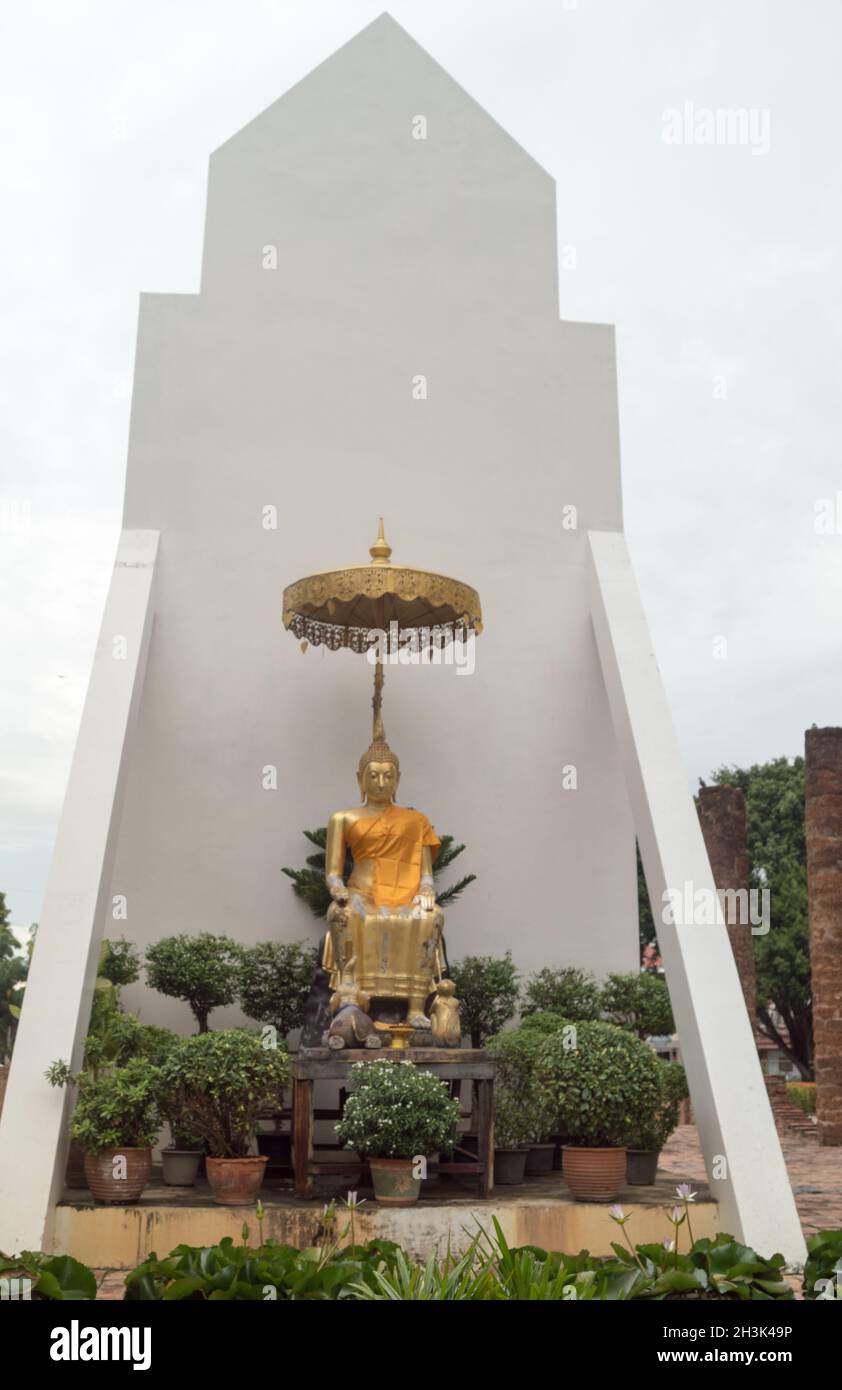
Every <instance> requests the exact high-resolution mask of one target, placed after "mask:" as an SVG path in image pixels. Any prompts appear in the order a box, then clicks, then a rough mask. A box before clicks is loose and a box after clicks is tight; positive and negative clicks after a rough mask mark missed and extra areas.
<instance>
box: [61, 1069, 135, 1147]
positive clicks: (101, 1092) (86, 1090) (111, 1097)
mask: <svg viewBox="0 0 842 1390" xmlns="http://www.w3.org/2000/svg"><path fill="white" fill-rule="evenodd" d="M51 1070H52V1069H51ZM68 1079H73V1078H68ZM75 1081H76V1083H77V1085H78V1093H77V1097H76V1109H75V1110H74V1112H73V1121H72V1123H71V1126H70V1133H71V1134H72V1136H73V1138H74V1139H75V1140H76V1141H77V1143H78V1144H79V1146H80V1148H81V1149H82V1150H83V1151H84V1152H85V1153H88V1154H97V1153H99V1152H100V1151H101V1150H102V1149H116V1148H121V1147H123V1146H125V1147H126V1148H138V1149H151V1148H152V1145H153V1144H154V1143H155V1139H156V1137H157V1134H158V1130H159V1129H160V1127H161V1115H160V1111H159V1109H158V1101H157V1094H158V1081H159V1071H158V1068H157V1067H153V1066H150V1064H149V1063H148V1062H147V1061H145V1060H144V1059H143V1058H141V1057H134V1058H132V1059H131V1061H129V1062H127V1063H126V1065H125V1066H124V1067H119V1068H118V1069H117V1070H115V1071H112V1072H108V1073H106V1074H105V1075H103V1076H97V1077H94V1076H92V1075H91V1073H90V1072H82V1074H81V1076H78V1077H76V1078H75Z"/></svg>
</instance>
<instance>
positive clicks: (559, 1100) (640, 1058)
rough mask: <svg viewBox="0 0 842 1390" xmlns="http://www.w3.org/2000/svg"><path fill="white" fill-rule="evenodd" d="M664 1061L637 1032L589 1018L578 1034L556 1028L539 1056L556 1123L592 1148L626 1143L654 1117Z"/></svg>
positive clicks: (538, 1064) (573, 1142)
mask: <svg viewBox="0 0 842 1390" xmlns="http://www.w3.org/2000/svg"><path fill="white" fill-rule="evenodd" d="M658 1066H659V1062H658V1059H657V1058H656V1056H655V1054H654V1052H653V1051H652V1049H651V1048H650V1047H648V1046H647V1044H646V1043H644V1042H640V1041H639V1039H637V1038H635V1037H634V1036H633V1035H632V1034H631V1033H628V1032H626V1031H625V1030H624V1029H623V1028H618V1027H616V1025H615V1024H613V1023H596V1022H588V1021H585V1022H582V1023H578V1024H577V1025H576V1029H575V1038H571V1036H570V1035H569V1033H568V1032H567V1031H566V1030H563V1031H561V1032H558V1033H552V1034H550V1036H549V1037H547V1038H545V1039H544V1041H543V1042H542V1044H541V1046H540V1048H539V1049H538V1053H537V1057H536V1073H537V1079H538V1082H539V1084H540V1085H541V1086H542V1087H543V1088H544V1091H545V1097H546V1104H547V1106H548V1108H549V1112H550V1114H551V1115H553V1117H554V1120H555V1125H557V1127H558V1128H559V1129H560V1130H561V1131H562V1132H563V1133H564V1134H565V1135H566V1136H567V1141H568V1143H569V1144H571V1145H581V1146H582V1147H586V1148H623V1147H625V1146H626V1145H627V1144H628V1143H629V1142H630V1140H631V1139H633V1138H634V1136H635V1134H636V1133H638V1132H639V1131H640V1130H641V1129H642V1128H643V1127H644V1126H646V1125H647V1124H649V1123H651V1120H652V1116H653V1115H654V1114H655V1113H656V1112H657V1108H658V1106H659V1104H660V1101H661V1086H660V1078H659V1073H658ZM555 1125H554V1127H555Z"/></svg>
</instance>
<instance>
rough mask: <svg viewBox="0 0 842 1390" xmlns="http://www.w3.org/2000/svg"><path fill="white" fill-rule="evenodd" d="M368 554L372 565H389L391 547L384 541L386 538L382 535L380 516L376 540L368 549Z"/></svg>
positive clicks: (381, 519)
mask: <svg viewBox="0 0 842 1390" xmlns="http://www.w3.org/2000/svg"><path fill="white" fill-rule="evenodd" d="M368 553H369V555H370V556H371V562H372V564H373V565H388V564H389V556H390V555H391V553H392V547H391V546H390V545H389V542H388V541H387V540H386V537H385V535H384V534H383V518H382V516H381V517H380V518H379V520H378V523H377V540H376V541H375V542H374V545H372V546H370V547H369V552H368Z"/></svg>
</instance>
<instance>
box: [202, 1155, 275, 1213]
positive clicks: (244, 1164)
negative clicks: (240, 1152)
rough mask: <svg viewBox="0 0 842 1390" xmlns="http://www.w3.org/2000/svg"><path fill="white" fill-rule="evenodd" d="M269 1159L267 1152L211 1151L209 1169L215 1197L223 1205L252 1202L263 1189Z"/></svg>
mask: <svg viewBox="0 0 842 1390" xmlns="http://www.w3.org/2000/svg"><path fill="white" fill-rule="evenodd" d="M268 1162H269V1160H268V1158H267V1157H266V1155H265V1154H259V1155H258V1156H257V1157H250V1158H211V1157H210V1155H208V1157H207V1158H206V1159H205V1170H206V1172H207V1175H208V1185H209V1187H210V1190H211V1194H212V1196H213V1200H214V1201H215V1202H218V1203H219V1205H220V1206H223V1207H244V1206H248V1205H249V1204H250V1203H251V1202H253V1201H254V1199H255V1197H256V1196H257V1194H258V1192H259V1191H260V1185H261V1183H262V1182H263V1177H264V1174H265V1172H266V1164H267V1163H268Z"/></svg>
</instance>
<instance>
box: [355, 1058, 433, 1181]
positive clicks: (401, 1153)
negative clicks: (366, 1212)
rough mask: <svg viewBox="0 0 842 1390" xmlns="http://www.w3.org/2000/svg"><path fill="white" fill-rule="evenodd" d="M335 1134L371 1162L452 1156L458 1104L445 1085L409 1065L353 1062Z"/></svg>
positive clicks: (402, 1063)
mask: <svg viewBox="0 0 842 1390" xmlns="http://www.w3.org/2000/svg"><path fill="white" fill-rule="evenodd" d="M348 1085H349V1089H350V1092H351V1094H350V1095H349V1096H348V1099H347V1101H346V1102H345V1111H344V1114H343V1116H342V1119H341V1120H340V1121H339V1123H338V1124H337V1126H336V1134H337V1137H338V1138H339V1139H341V1140H342V1142H343V1143H344V1145H345V1147H346V1148H349V1149H353V1150H354V1151H355V1153H358V1154H360V1155H361V1156H363V1157H367V1158H368V1157H370V1158H415V1157H417V1156H419V1155H424V1156H426V1155H427V1154H432V1153H438V1152H442V1153H450V1152H451V1151H452V1149H453V1146H454V1144H455V1142H456V1137H457V1129H458V1123H459V1114H460V1105H459V1101H458V1100H451V1099H450V1096H449V1095H448V1090H447V1085H446V1083H445V1082H444V1081H439V1080H438V1078H437V1077H435V1076H433V1075H432V1073H431V1072H427V1071H419V1070H418V1068H417V1067H416V1066H414V1064H413V1063H412V1062H408V1061H407V1062H392V1061H389V1060H388V1059H387V1058H385V1057H384V1058H378V1060H377V1061H374V1062H356V1063H355V1064H354V1066H352V1067H351V1070H350V1073H349V1079H348Z"/></svg>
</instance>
